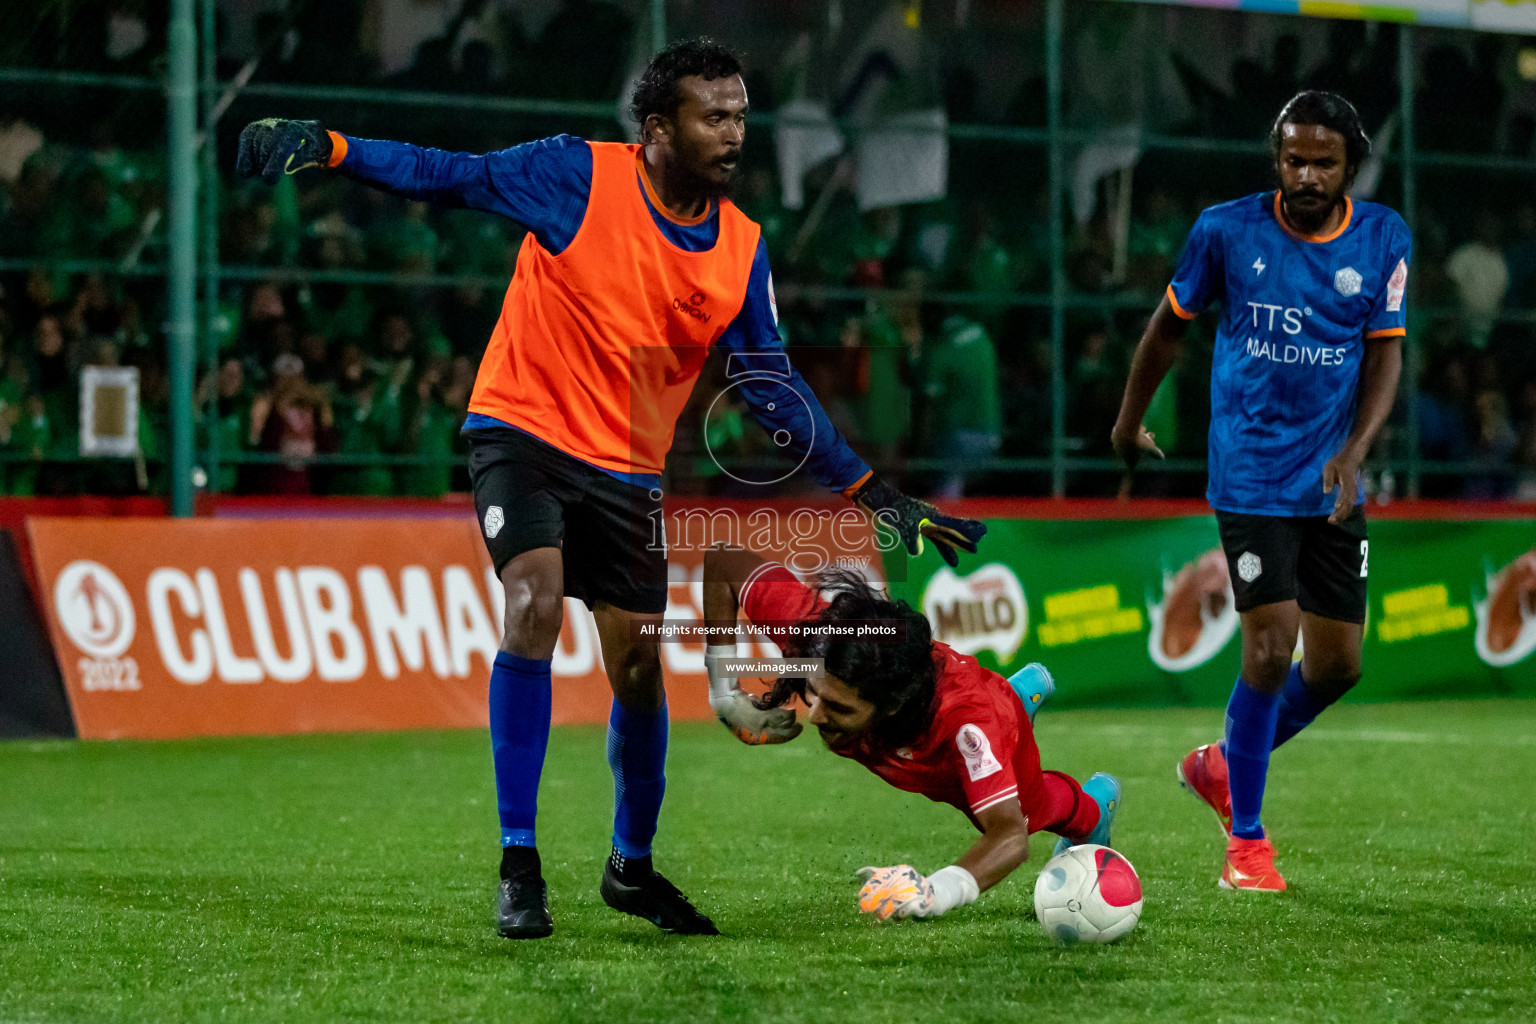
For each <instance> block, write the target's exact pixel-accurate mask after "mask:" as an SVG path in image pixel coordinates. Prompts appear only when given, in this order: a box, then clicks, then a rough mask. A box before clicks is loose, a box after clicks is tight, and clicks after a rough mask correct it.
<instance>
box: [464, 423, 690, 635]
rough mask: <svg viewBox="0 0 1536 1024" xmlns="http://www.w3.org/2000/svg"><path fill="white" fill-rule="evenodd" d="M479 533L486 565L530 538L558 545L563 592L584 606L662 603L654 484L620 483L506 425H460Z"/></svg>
mask: <svg viewBox="0 0 1536 1024" xmlns="http://www.w3.org/2000/svg"><path fill="white" fill-rule="evenodd" d="M464 436H465V437H466V438H467V439H468V441H469V480H470V485H471V487H473V488H474V492H475V512H476V514H477V515H478V516H479V518H480V536H481V538H482V539H483V540H484V541H485V546H486V549H487V550H489V551H490V553H491V561H492V562H493V563H494V564H495V566H496V574H497V575H498V576H500V575H501V570H502V568H503V567H504V566H506V564H507V563H508V562H510V561H511V560H512V559H513V558H516V557H517V556H518V555H520V554H522V553H523V552H525V551H532V550H533V549H534V548H551V547H552V548H559V549H560V553H561V558H562V561H563V562H564V566H565V596H567V597H576V598H580V599H581V600H582V601H584V602H586V605H587V607H588V608H592V607H595V606H596V604H597V602H599V601H604V602H607V603H608V604H611V605H613V606H614V607H615V608H619V609H621V610H623V611H626V612H636V613H642V614H660V613H661V612H663V611H665V610H666V607H667V541H666V532H665V530H664V528H663V525H662V518H661V491H660V489H648V488H645V487H641V486H637V485H635V484H631V483H626V482H625V481H623V480H619V479H617V478H615V477H612V476H610V475H608V474H607V473H605V472H603V471H602V470H600V469H598V468H597V467H596V466H592V465H589V464H588V463H585V462H582V461H581V460H580V459H578V458H575V457H573V456H570V455H567V454H566V453H565V452H562V451H560V450H559V449H558V448H555V447H554V446H553V445H549V444H545V443H544V442H543V441H540V440H539V439H538V438H535V437H531V436H529V435H528V434H525V433H523V432H522V431H520V430H513V429H512V428H510V427H488V428H479V429H475V430H466V431H465V432H464Z"/></svg>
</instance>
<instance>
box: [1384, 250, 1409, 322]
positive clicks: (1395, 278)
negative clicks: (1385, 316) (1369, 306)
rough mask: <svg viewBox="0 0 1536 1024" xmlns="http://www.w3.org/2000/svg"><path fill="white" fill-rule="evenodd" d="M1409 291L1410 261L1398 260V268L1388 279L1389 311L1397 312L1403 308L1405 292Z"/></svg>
mask: <svg viewBox="0 0 1536 1024" xmlns="http://www.w3.org/2000/svg"><path fill="white" fill-rule="evenodd" d="M1407 291H1408V261H1407V260H1398V261H1397V268H1396V269H1395V270H1393V271H1392V277H1391V279H1390V280H1388V281H1387V312H1388V313H1397V312H1400V311H1401V310H1402V308H1403V294H1404V293H1405V292H1407Z"/></svg>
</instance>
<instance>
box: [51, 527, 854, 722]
mask: <svg viewBox="0 0 1536 1024" xmlns="http://www.w3.org/2000/svg"><path fill="white" fill-rule="evenodd" d="M27 529H28V533H29V535H30V538H31V542H32V549H33V556H34V558H35V560H36V565H37V576H38V584H39V588H40V593H39V603H40V604H41V605H42V606H43V607H44V609H45V610H46V614H47V618H48V626H49V631H50V634H51V637H52V641H53V646H54V650H55V652H56V653H57V655H58V660H59V667H60V669H61V670H62V672H63V676H64V680H65V686H66V689H67V690H68V693H69V699H70V703H71V705H72V707H73V710H74V715H75V722H76V726H77V728H78V730H79V734H80V736H81V737H83V738H87V739H120V738H138V739H159V738H169V737H183V736H216V735H241V734H271V733H291V732H328V731H352V730H376V729H416V728H467V727H484V726H485V725H486V690H487V685H488V681H489V677H490V666H491V662H492V660H493V659H494V658H495V656H496V651H497V648H498V646H499V644H500V641H501V622H502V604H503V600H504V599H503V597H502V592H501V586H500V583H499V581H498V580H497V579H496V578H495V573H494V571H493V569H492V567H491V564H490V559H489V556H488V555H487V554H486V552H485V547H484V545H483V544H482V542H481V540H480V537H479V534H478V533H477V524H476V522H475V520H474V518H473V517H472V516H463V517H460V516H452V517H443V516H426V517H411V516H386V517H370V518H326V517H312V518H311V517H303V518H300V517H294V518H252V519H242V518H230V519H221V518H198V519H182V520H176V519H162V518H148V517H145V518H110V519H109V518H83V517H70V518H52V517H34V518H30V519H29V520H28V521H27ZM666 535H667V537H668V539H669V541H670V542H671V543H670V553H669V557H668V562H669V576H670V581H671V582H670V586H669V603H668V608H667V613H666V618H667V619H668V620H669V621H678V622H683V621H695V620H698V619H699V618H701V616H702V610H703V609H702V605H703V584H702V573H703V552H704V550H706V549H707V548H708V546H709V544H710V543H713V542H714V541H716V540H732V541H734V542H736V543H742V544H746V545H747V546H751V547H754V548H756V549H757V550H760V551H764V552H765V553H767V554H769V555H771V556H776V557H779V558H781V559H784V560H786V561H787V562H789V564H791V565H793V566H795V567H796V568H797V569H814V568H816V567H818V566H821V565H825V564H828V563H829V561H830V560H832V559H834V558H837V559H839V560H840V561H843V562H845V563H846V561H847V552H848V551H849V550H852V549H858V550H861V551H863V552H865V554H864V555H860V556H858V557H859V558H860V564H863V565H865V566H866V567H867V568H871V569H873V570H874V571H875V572H876V573H878V572H879V559H878V557H877V556H875V557H871V555H872V554H873V553H874V549H873V548H872V547H870V538H871V537H872V534H871V532H870V530H869V527H868V523H867V520H865V519H864V518H863V516H862V514H861V513H858V512H856V511H855V510H853V509H851V508H849V507H848V506H846V505H845V506H842V507H841V509H840V510H839V511H838V512H837V513H836V514H830V513H828V512H826V511H824V510H822V509H810V510H795V511H793V512H789V511H786V510H767V509H763V508H762V507H761V506H756V505H754V506H746V505H743V506H742V507H740V508H732V507H731V506H730V505H729V504H722V505H720V506H712V507H710V508H707V509H698V508H685V509H677V510H671V509H669V511H668V522H667V527H666ZM565 612H566V614H565V622H564V625H563V627H562V631H561V636H560V642H559V645H558V647H557V649H556V651H555V654H554V659H553V673H554V707H553V710H554V721H555V723H556V724H565V723H583V722H587V723H602V722H606V721H607V719H608V713H609V705H610V700H611V692H610V690H609V686H608V680H607V677H606V675H605V674H604V672H603V666H602V656H601V653H600V650H599V643H598V636H597V627H596V624H595V623H594V621H593V619H592V615H591V613H590V612H588V611H587V609H586V607H585V606H584V605H583V604H582V603H581V602H580V601H577V600H574V599H571V598H567V599H566V602H565ZM660 646H661V658H662V668H663V670H664V675H665V678H666V683H667V702H668V705H669V708H670V710H671V715H672V717H673V718H674V719H707V718H709V717H711V713H710V710H709V703H708V686H707V682H706V679H705V675H704V648H703V644H702V642H700V643H686V642H678V641H668V642H663V643H662V644H661V645H660ZM764 653H767V651H765V652H764Z"/></svg>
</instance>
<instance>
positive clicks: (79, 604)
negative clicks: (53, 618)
mask: <svg viewBox="0 0 1536 1024" xmlns="http://www.w3.org/2000/svg"><path fill="white" fill-rule="evenodd" d="M53 610H54V612H55V614H56V615H57V616H58V619H59V627H60V628H61V629H63V630H64V635H65V636H67V637H69V640H70V643H72V644H74V645H75V646H76V647H78V648H79V649H80V652H81V653H82V654H84V655H86V657H84V658H81V659H80V662H79V667H80V685H81V687H82V688H83V689H85V690H87V691H89V692H96V691H100V690H138V689H141V688H142V684H141V683H140V682H139V665H138V662H136V661H134V659H132V658H125V657H123V653H124V652H125V651H127V650H128V648H129V647H130V646H132V644H133V636H134V632H135V630H136V629H137V626H138V623H137V620H136V619H135V618H134V614H133V601H132V599H131V598H129V596H128V589H127V588H126V587H124V586H123V581H122V580H120V579H118V578H117V574H116V573H114V572H113V571H112V570H111V569H108V568H107V567H106V566H104V565H102V564H101V563H100V562H92V561H90V560H88V559H80V560H78V561H74V562H71V563H69V565H67V566H65V567H64V571H63V572H61V573H59V578H58V579H57V580H56V581H55V582H54V585H53Z"/></svg>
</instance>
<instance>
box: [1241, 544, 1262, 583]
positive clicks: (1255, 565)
mask: <svg viewBox="0 0 1536 1024" xmlns="http://www.w3.org/2000/svg"><path fill="white" fill-rule="evenodd" d="M1263 571H1264V563H1263V562H1261V561H1259V556H1258V555H1256V554H1254V553H1253V552H1252V551H1244V552H1243V553H1242V555H1240V556H1239V557H1238V559H1237V574H1238V575H1239V576H1241V577H1242V578H1243V582H1244V583H1252V582H1253V581H1254V580H1256V579H1258V578H1259V574H1260V573H1262V572H1263Z"/></svg>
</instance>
